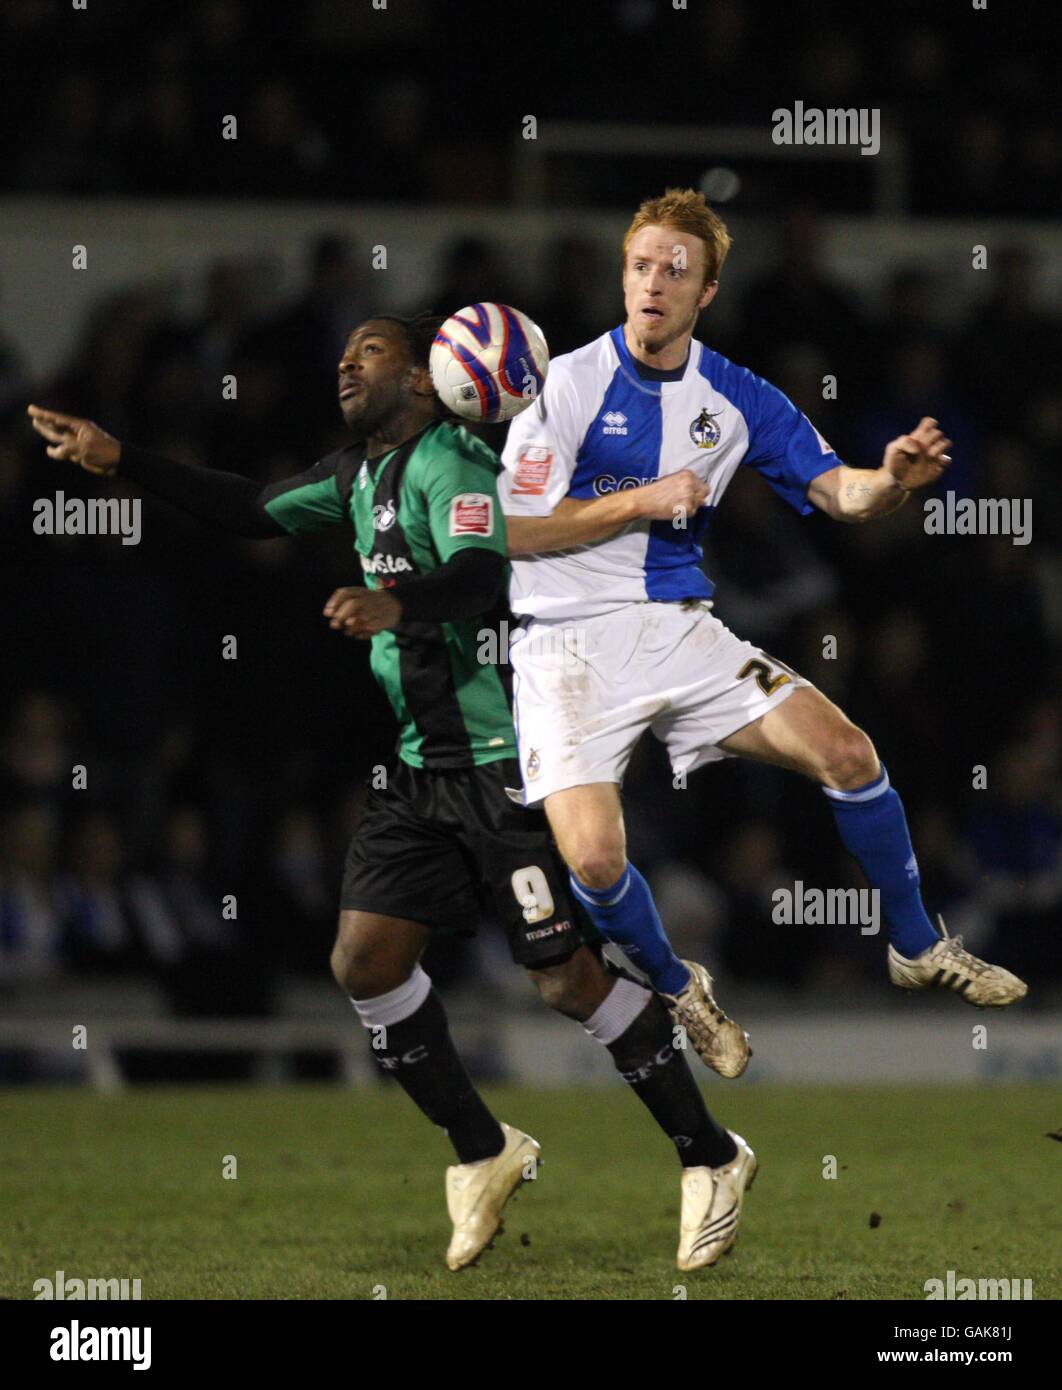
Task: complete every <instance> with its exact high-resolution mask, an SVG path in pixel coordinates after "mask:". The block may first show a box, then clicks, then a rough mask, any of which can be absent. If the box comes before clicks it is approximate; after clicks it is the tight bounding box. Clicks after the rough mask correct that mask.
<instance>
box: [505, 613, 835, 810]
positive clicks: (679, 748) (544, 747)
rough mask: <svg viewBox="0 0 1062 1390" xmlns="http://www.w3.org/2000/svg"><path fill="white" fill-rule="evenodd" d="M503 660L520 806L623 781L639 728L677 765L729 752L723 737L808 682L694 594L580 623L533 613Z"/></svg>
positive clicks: (684, 768)
mask: <svg viewBox="0 0 1062 1390" xmlns="http://www.w3.org/2000/svg"><path fill="white" fill-rule="evenodd" d="M510 659H511V661H512V665H513V672H514V680H513V698H514V703H515V707H516V708H515V715H516V735H517V742H518V744H519V752H520V770H521V772H522V773H523V778H524V797H525V802H526V804H527V805H528V806H533V805H536V804H537V803H538V802H540V801H542V800H543V799H544V798H545V797H547V796H549V795H550V794H551V793H553V792H558V791H563V790H565V788H567V787H579V786H584V785H586V784H587V783H591V782H616V783H622V781H623V775H624V773H625V772H626V770H627V764H628V762H629V761H630V756H631V753H632V752H633V750H634V745H635V744H636V743H637V742H638V739H639V738H640V737H641V735H642V734H643V732H644V731H645V730H646V729H647V728H648V729H652V731H653V733H654V734H655V735H656V736H657V738H658V739H660V740H661V741H662V742H663V743H665V744H666V745H667V751H668V754H669V756H670V759H671V767H672V771H673V772H674V773H675V774H676V775H677V774H684V773H686V772H691V771H692V770H693V769H694V768H697V767H702V766H703V765H704V764H705V763H709V762H713V761H715V760H716V759H717V758H725V757H729V756H731V755H730V754H728V753H727V752H726V751H725V750H724V749H722V748H720V747H719V746H718V744H719V742H720V741H721V740H722V739H724V738H727V737H728V736H729V735H730V734H733V733H736V732H737V730H738V729H741V728H743V727H744V726H745V725H746V724H750V723H751V722H752V721H753V720H754V719H759V717H760V716H761V715H763V714H766V713H767V711H768V710H769V709H773V708H774V707H775V706H776V705H779V704H781V703H782V701H783V700H787V699H788V698H789V696H790V695H792V693H793V691H794V690H796V689H798V688H799V687H800V686H805V685H808V684H809V682H808V681H806V680H804V679H803V678H802V677H801V676H798V675H797V674H796V672H795V671H791V670H790V669H789V667H788V666H783V665H782V663H781V662H779V661H777V660H775V658H773V657H770V656H766V655H765V654H764V653H763V652H762V651H761V650H760V649H759V648H758V647H754V646H753V645H752V643H751V642H742V641H741V639H740V638H738V637H735V636H734V634H733V633H732V632H731V631H730V629H729V628H728V627H725V626H724V625H723V623H721V622H720V621H719V619H718V618H716V617H715V616H714V615H713V614H712V611H711V604H710V603H707V602H704V601H699V600H693V599H688V600H685V601H684V602H682V603H655V602H649V603H632V604H629V605H627V606H625V607H623V608H619V609H616V610H615V611H614V612H612V613H603V614H600V615H598V616H597V617H593V618H586V619H583V620H582V621H580V622H579V623H573V622H572V621H571V620H570V619H569V620H567V621H562V620H558V621H555V622H548V621H547V622H543V621H542V620H540V619H532V621H531V623H530V625H529V626H528V628H527V629H526V630H525V632H524V634H523V636H520V637H516V638H515V639H514V641H513V643H512V648H511V657H510Z"/></svg>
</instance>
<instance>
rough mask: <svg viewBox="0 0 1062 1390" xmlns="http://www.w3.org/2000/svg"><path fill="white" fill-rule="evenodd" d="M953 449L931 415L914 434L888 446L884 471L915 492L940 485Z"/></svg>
mask: <svg viewBox="0 0 1062 1390" xmlns="http://www.w3.org/2000/svg"><path fill="white" fill-rule="evenodd" d="M950 448H951V440H950V439H945V438H944V431H943V430H941V429H939V428H938V426H937V422H936V420H933V419H931V418H930V417H929V416H928V415H927V416H925V418H924V419H922V420H921V421H919V424H918V428H917V429H914V430H912V431H911V433H910V434H901V435H900V437H899V439H894V440H893V441H892V443H891V444H886V446H885V457H884V458H883V459H882V467H883V468H885V469H887V470H888V472H890V473H891V474H892V476H893V477H894V478H895V479H896V481H897V483H899V485H900V486H901V487H902V488H904V489H905V490H906V491H907V492H911V491H913V489H914V488H918V487H925V486H926V485H927V483H935V482H936V480H937V479H938V478H939V477H940V475H941V474H942V473H943V472H944V470H945V468H947V466H948V464H949V463H950V462H951V459H950V457H949V456H948V450H949V449H950Z"/></svg>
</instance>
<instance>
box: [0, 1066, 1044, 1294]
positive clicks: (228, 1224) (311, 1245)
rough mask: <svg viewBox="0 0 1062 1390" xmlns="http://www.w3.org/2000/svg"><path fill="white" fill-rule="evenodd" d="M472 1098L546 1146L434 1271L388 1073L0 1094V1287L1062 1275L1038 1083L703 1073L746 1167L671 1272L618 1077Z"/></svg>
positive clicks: (432, 1177)
mask: <svg viewBox="0 0 1062 1390" xmlns="http://www.w3.org/2000/svg"><path fill="white" fill-rule="evenodd" d="M485 1094H486V1096H487V1098H488V1100H489V1102H490V1104H491V1105H492V1107H493V1109H494V1111H495V1113H496V1114H497V1115H498V1116H499V1117H500V1118H502V1119H505V1120H507V1121H509V1122H510V1123H511V1124H515V1125H518V1126H520V1127H521V1128H523V1129H526V1130H528V1131H529V1132H530V1133H531V1134H533V1135H534V1136H535V1137H536V1138H537V1139H538V1140H539V1141H540V1143H541V1144H542V1152H543V1158H544V1163H543V1165H542V1168H541V1170H540V1173H539V1176H538V1178H537V1180H536V1181H535V1182H533V1183H529V1184H527V1185H526V1186H525V1187H523V1188H522V1189H521V1191H520V1193H519V1194H518V1195H517V1197H516V1199H515V1201H514V1202H512V1203H511V1204H510V1206H509V1208H508V1212H507V1217H506V1223H505V1231H504V1234H503V1235H502V1236H501V1237H500V1238H499V1239H498V1241H497V1242H496V1245H495V1248H494V1249H493V1250H492V1251H489V1252H488V1253H487V1254H486V1255H485V1256H484V1258H483V1259H482V1261H481V1262H480V1265H479V1266H478V1267H477V1268H474V1269H471V1270H466V1271H464V1272H463V1273H461V1274H458V1275H454V1274H451V1273H449V1271H448V1270H447V1269H446V1268H445V1266H444V1264H443V1261H442V1256H443V1252H444V1250H445V1247H446V1243H447V1240H448V1238H449V1224H448V1221H447V1216H446V1208H445V1200H444V1196H443V1169H444V1167H445V1165H446V1164H447V1162H448V1161H449V1157H450V1150H449V1146H448V1145H447V1143H446V1141H445V1139H444V1138H443V1136H442V1135H441V1134H440V1133H439V1132H438V1131H436V1130H434V1129H433V1128H431V1127H430V1126H429V1125H428V1124H427V1123H426V1122H425V1121H424V1120H423V1119H422V1118H421V1116H420V1115H419V1114H418V1113H417V1112H416V1111H415V1110H414V1109H413V1107H412V1105H410V1103H409V1102H408V1101H407V1100H406V1098H405V1097H404V1096H403V1095H402V1094H401V1093H400V1092H399V1091H398V1090H397V1088H393V1087H388V1088H387V1089H380V1090H374V1091H369V1092H350V1091H344V1090H341V1089H339V1088H336V1087H329V1086H298V1087H291V1088H282V1089H274V1090H254V1089H242V1088H241V1089H228V1088H226V1089H214V1088H210V1087H202V1088H195V1089H190V1088H179V1089H178V1088H172V1089H171V1088H158V1089H143V1090H133V1091H130V1092H127V1093H125V1094H123V1095H120V1096H115V1097H106V1096H98V1095H94V1094H90V1093H88V1092H83V1091H70V1090H47V1091H45V1090H34V1091H15V1090H9V1091H5V1092H3V1093H0V1134H2V1135H3V1139H2V1141H0V1157H2V1165H0V1175H2V1176H0V1210H2V1211H3V1212H4V1213H5V1216H4V1220H3V1234H2V1239H0V1294H2V1295H3V1296H4V1297H6V1298H32V1297H33V1291H32V1286H33V1282H34V1280H35V1279H39V1278H41V1277H42V1276H47V1277H49V1278H54V1275H55V1272H56V1271H57V1270H59V1269H62V1270H64V1271H65V1273H66V1276H67V1278H72V1277H75V1276H76V1277H80V1278H86V1279H87V1278H90V1277H99V1278H105V1277H106V1278H123V1277H125V1278H130V1279H132V1278H140V1279H141V1280H142V1293H143V1297H144V1298H145V1299H153V1298H184V1299H190V1298H281V1299H288V1298H356V1299H371V1298H373V1297H374V1296H377V1297H379V1296H381V1295H380V1292H379V1291H380V1286H383V1288H384V1289H385V1290H386V1296H387V1297H388V1298H392V1299H395V1298H399V1299H400V1298H430V1299H452V1298H458V1299H465V1298H475V1299H498V1298H501V1299H504V1298H519V1299H554V1298H562V1299H581V1298H585V1299H627V1298H643V1299H671V1298H674V1297H676V1296H679V1295H677V1294H676V1286H683V1287H684V1288H685V1289H686V1291H687V1297H689V1298H723V1299H752V1298H757V1299H774V1298H817V1299H840V1298H846V1299H876V1298H907V1299H924V1297H925V1293H924V1289H923V1285H924V1283H925V1281H926V1280H927V1279H930V1278H940V1279H944V1278H945V1277H946V1275H947V1271H948V1270H949V1269H953V1270H955V1271H956V1277H957V1278H966V1277H972V1278H1008V1279H1009V1278H1020V1279H1032V1281H1033V1292H1034V1296H1035V1298H1037V1299H1047V1298H1058V1297H1059V1296H1060V1295H1062V1278H1060V1273H1059V1268H1058V1242H1057V1239H1055V1240H1054V1242H1052V1238H1051V1232H1052V1231H1055V1232H1056V1233H1057V1225H1056V1223H1057V1216H1058V1194H1059V1191H1060V1188H1062V1144H1060V1143H1058V1142H1055V1141H1053V1140H1052V1139H1050V1138H1048V1137H1046V1136H1047V1134H1048V1132H1049V1131H1055V1130H1057V1129H1058V1128H1059V1124H1060V1123H1062V1096H1060V1094H1059V1091H1058V1089H1057V1088H1050V1087H1036V1086H996V1087H984V1088H977V1089H974V1088H961V1087H960V1088H932V1089H926V1088H922V1089H903V1088H896V1089H883V1088H865V1089H863V1088H857V1087H855V1088H829V1089H825V1088H812V1087H809V1088H795V1087H781V1086H769V1085H763V1086H756V1085H737V1086H727V1085H724V1084H715V1085H713V1086H712V1087H711V1091H710V1099H711V1103H712V1104H713V1106H714V1107H715V1109H716V1111H717V1113H718V1114H719V1116H720V1117H721V1118H722V1119H723V1120H724V1121H725V1123H727V1124H728V1125H729V1126H730V1127H731V1128H732V1129H736V1130H737V1131H738V1132H739V1133H742V1134H744V1136H745V1137H746V1138H747V1139H748V1140H749V1142H750V1143H751V1144H752V1146H753V1147H754V1148H755V1149H756V1151H757V1154H758V1156H759V1158H760V1173H759V1176H758V1178H757V1181H756V1186H755V1189H754V1190H753V1192H752V1195H751V1197H750V1198H749V1201H748V1204H747V1206H746V1217H745V1220H744V1222H743V1225H742V1231H741V1236H740V1238H739V1240H738V1243H737V1246H736V1248H735V1251H734V1254H733V1256H732V1257H731V1258H727V1259H724V1260H723V1261H721V1262H720V1264H719V1265H718V1266H717V1267H716V1268H715V1269H712V1270H706V1271H702V1272H701V1273H699V1274H687V1275H680V1274H679V1273H678V1272H677V1271H676V1269H675V1267H674V1254H675V1246H676V1243H677V1228H678V1167H677V1164H676V1163H675V1159H674V1155H673V1153H672V1151H671V1147H670V1145H669V1144H668V1143H667V1141H666V1140H665V1139H664V1138H663V1137H662V1136H661V1135H660V1134H659V1133H658V1131H657V1130H656V1129H655V1127H654V1126H653V1124H652V1122H651V1121H650V1120H649V1118H648V1116H647V1115H646V1114H645V1112H644V1111H643V1110H642V1108H641V1106H640V1105H639V1104H638V1103H637V1101H636V1100H635V1099H634V1097H633V1096H631V1095H629V1094H628V1093H627V1092H626V1090H625V1088H624V1087H622V1086H621V1085H619V1084H617V1085H616V1086H615V1087H606V1088H603V1089H594V1090H569V1091H529V1090H518V1089H488V1090H487V1091H486V1092H485ZM227 1155H233V1156H235V1159H236V1172H237V1176H236V1178H235V1179H234V1180H233V1179H225V1178H223V1176H222V1171H223V1163H224V1161H225V1159H226V1156H227ZM827 1155H833V1156H834V1157H835V1158H836V1160H837V1177H836V1179H833V1180H830V1179H826V1178H824V1177H823V1169H824V1160H825V1157H826V1156H827ZM872 1213H876V1214H877V1217H878V1218H880V1220H875V1221H874V1222H872V1220H871V1216H872Z"/></svg>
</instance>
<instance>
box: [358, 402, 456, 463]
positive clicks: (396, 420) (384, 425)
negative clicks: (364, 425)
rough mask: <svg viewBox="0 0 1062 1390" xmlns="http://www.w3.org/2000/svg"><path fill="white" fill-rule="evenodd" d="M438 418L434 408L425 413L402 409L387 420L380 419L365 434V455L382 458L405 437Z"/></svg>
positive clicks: (371, 457)
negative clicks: (371, 429)
mask: <svg viewBox="0 0 1062 1390" xmlns="http://www.w3.org/2000/svg"><path fill="white" fill-rule="evenodd" d="M436 419H438V416H437V415H436V414H435V412H434V410H432V411H431V413H430V414H426V413H425V412H424V410H422V409H419V408H418V409H413V410H402V411H400V412H399V413H398V414H397V415H393V416H391V418H390V419H388V420H381V421H380V424H379V425H378V426H377V427H376V429H375V430H373V432H372V433H371V434H367V435H366V436H365V456H366V458H370V459H377V458H382V457H383V455H384V454H389V453H390V452H391V450H392V449H397V448H398V447H399V446H400V445H402V444H404V443H405V442H406V440H407V439H412V438H413V436H414V435H415V434H420V432H421V430H422V429H424V428H425V427H426V426H428V425H430V424H431V423H432V422H433V421H434V420H436Z"/></svg>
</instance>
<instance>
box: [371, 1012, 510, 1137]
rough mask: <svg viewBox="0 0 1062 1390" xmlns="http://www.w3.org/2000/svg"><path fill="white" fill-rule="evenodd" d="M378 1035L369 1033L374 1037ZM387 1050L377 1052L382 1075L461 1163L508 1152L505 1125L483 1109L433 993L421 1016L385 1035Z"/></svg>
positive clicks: (391, 1027)
mask: <svg viewBox="0 0 1062 1390" xmlns="http://www.w3.org/2000/svg"><path fill="white" fill-rule="evenodd" d="M372 1032H373V1030H371V1029H370V1034H371V1033H372ZM382 1036H383V1037H384V1038H385V1039H386V1046H385V1047H384V1048H382V1049H377V1048H375V1047H374V1048H373V1050H372V1055H373V1056H374V1057H375V1058H376V1060H377V1062H378V1063H379V1065H380V1068H381V1070H382V1071H384V1072H386V1073H387V1075H388V1076H393V1077H394V1078H395V1080H396V1081H397V1082H398V1084H399V1085H400V1086H401V1087H402V1089H403V1090H404V1091H405V1093H406V1095H407V1096H409V1098H410V1100H412V1101H413V1102H414V1104H415V1105H418V1106H419V1107H420V1109H421V1110H422V1111H423V1112H424V1114H425V1115H427V1117H428V1119H429V1120H430V1121H431V1122H432V1124H433V1125H439V1126H440V1128H442V1129H444V1130H445V1131H446V1133H447V1135H448V1137H449V1139H450V1143H451V1144H453V1146H454V1149H455V1150H456V1152H457V1160H458V1162H459V1163H475V1162H477V1161H478V1160H479V1159H481V1158H493V1156H494V1155H495V1154H497V1153H501V1151H502V1149H503V1148H504V1147H505V1135H504V1134H503V1133H502V1129H501V1125H499V1124H498V1121H497V1120H496V1119H495V1118H494V1116H493V1115H492V1114H491V1113H490V1111H489V1110H488V1109H487V1107H486V1106H485V1105H484V1103H483V1101H482V1099H481V1098H480V1096H479V1093H478V1092H477V1091H476V1088H475V1087H474V1086H473V1085H472V1082H471V1080H470V1079H469V1075H468V1072H467V1071H465V1068H464V1063H463V1062H462V1061H461V1058H460V1057H458V1055H457V1049H456V1048H455V1047H454V1044H453V1039H452V1038H451V1037H450V1028H449V1025H448V1024H447V1022H446V1010H445V1009H444V1008H443V1005H442V1000H441V999H440V998H439V996H438V995H437V994H436V993H435V991H434V990H432V991H431V993H430V994H429V995H428V997H427V998H426V999H425V1000H424V1003H423V1004H421V1006H420V1008H419V1009H418V1010H417V1011H416V1013H413V1014H410V1016H409V1017H408V1018H404V1019H402V1021H401V1022H400V1023H389V1024H388V1025H387V1026H386V1028H385V1029H384V1030H383V1034H382Z"/></svg>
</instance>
